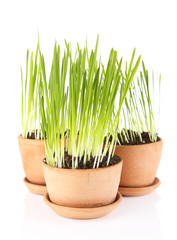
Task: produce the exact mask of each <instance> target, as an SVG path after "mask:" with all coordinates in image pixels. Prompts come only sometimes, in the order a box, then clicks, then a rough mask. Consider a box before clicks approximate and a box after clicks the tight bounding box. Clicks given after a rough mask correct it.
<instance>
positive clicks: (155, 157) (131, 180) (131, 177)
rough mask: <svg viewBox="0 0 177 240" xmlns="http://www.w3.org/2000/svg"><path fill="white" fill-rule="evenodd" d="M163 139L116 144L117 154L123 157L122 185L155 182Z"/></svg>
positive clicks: (130, 185) (139, 184) (142, 184)
mask: <svg viewBox="0 0 177 240" xmlns="http://www.w3.org/2000/svg"><path fill="white" fill-rule="evenodd" d="M162 145H163V143H162V139H161V138H159V141H157V142H154V143H148V144H142V145H131V146H130V145H129V146H128V145H127V146H126V145H122V146H119V145H117V146H116V150H115V155H118V156H120V157H121V158H122V159H123V162H124V164H123V167H122V173H121V180H120V186H121V187H145V186H149V185H151V184H153V182H154V179H155V177H156V172H157V169H158V166H159V163H160V159H161V154H162Z"/></svg>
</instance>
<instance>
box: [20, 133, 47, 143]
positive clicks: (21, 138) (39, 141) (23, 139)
mask: <svg viewBox="0 0 177 240" xmlns="http://www.w3.org/2000/svg"><path fill="white" fill-rule="evenodd" d="M18 140H19V141H23V142H24V143H43V142H44V139H30V138H23V137H22V134H19V135H18Z"/></svg>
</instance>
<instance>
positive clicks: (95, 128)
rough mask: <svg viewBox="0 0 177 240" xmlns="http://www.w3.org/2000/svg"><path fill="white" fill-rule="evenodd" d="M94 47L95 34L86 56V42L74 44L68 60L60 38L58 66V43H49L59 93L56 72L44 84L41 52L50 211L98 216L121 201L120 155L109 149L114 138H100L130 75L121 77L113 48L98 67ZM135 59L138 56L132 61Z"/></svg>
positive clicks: (115, 117)
mask: <svg viewBox="0 0 177 240" xmlns="http://www.w3.org/2000/svg"><path fill="white" fill-rule="evenodd" d="M97 48H98V39H97V42H96V47H95V50H94V51H92V52H91V54H90V56H89V54H88V49H87V46H86V47H85V48H84V49H83V50H81V49H80V48H79V45H78V48H77V52H76V54H75V60H73V59H72V55H71V50H70V45H69V44H67V43H66V49H67V50H66V51H65V53H64V59H65V60H64V62H65V64H64V65H63V67H62V69H60V51H59V49H60V48H59V47H55V59H57V61H56V65H55V73H56V74H58V78H59V86H60V95H57V94H56V93H55V90H56V88H57V86H56V78H57V75H55V74H54V75H53V76H52V78H51V79H50V80H51V86H52V87H51V88H49V89H48V90H47V88H46V73H45V66H44V64H43V63H44V58H43V56H42V55H41V62H42V64H41V66H42V68H41V70H42V75H43V84H44V93H43V94H41V101H40V108H41V112H42V130H43V131H44V130H45V129H46V137H47V141H46V140H45V136H44V141H45V150H46V159H45V160H44V161H42V167H43V170H44V176H45V180H46V185H47V191H48V193H47V194H46V195H45V196H44V200H45V202H46V203H47V204H48V205H49V206H50V207H51V208H52V209H53V210H54V211H56V212H57V213H59V214H61V215H63V216H65V217H70V218H82V219H88V218H95V217H101V216H104V215H105V214H107V213H108V212H110V211H111V210H113V209H114V208H115V207H116V206H118V205H119V204H120V201H121V195H120V194H119V193H118V186H119V180H120V174H121V168H122V160H121V159H120V158H119V157H117V156H115V155H114V149H113V147H112V146H114V145H115V139H112V142H110V143H109V142H108V143H107V144H106V146H105V148H104V150H103V142H104V137H105V134H106V132H107V130H108V129H109V126H110V125H111V124H112V123H113V126H114V129H113V128H112V134H113V133H114V132H115V131H116V129H117V128H118V123H119V121H118V119H119V115H120V109H121V107H122V103H123V101H124V99H125V97H126V93H127V92H128V88H129V86H130V84H131V81H132V80H133V78H132V76H129V77H128V78H127V79H126V80H125V81H122V80H121V78H122V76H121V63H122V59H121V61H120V62H119V63H118V61H117V52H116V51H114V50H113V49H112V50H111V52H110V56H109V60H108V64H107V68H106V69H104V67H103V66H102V65H101V64H100V62H98V61H97V58H96V56H97ZM67 57H69V62H70V67H69V87H68V88H67V90H65V75H66V69H67ZM139 61H140V58H139V59H138V63H137V65H138V64H139ZM136 67H137V66H136ZM57 82H58V81H57ZM59 86H58V87H59ZM120 89H121V94H122V96H121V104H120V105H119V110H118V111H117V113H116V114H114V105H115V98H116V95H117V93H118V92H120V91H118V90H120ZM44 95H45V98H46V108H44V100H43V96H44ZM49 99H50V101H49ZM49 102H50V104H49ZM56 112H57V114H56ZM66 129H67V133H68V134H67V139H66V145H65V144H64V141H65V131H66ZM78 132H79V135H78ZM114 135H115V134H114Z"/></svg>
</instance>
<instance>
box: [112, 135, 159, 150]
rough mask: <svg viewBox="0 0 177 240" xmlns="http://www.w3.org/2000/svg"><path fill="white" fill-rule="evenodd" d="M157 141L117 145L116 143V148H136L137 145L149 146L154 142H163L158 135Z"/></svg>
mask: <svg viewBox="0 0 177 240" xmlns="http://www.w3.org/2000/svg"><path fill="white" fill-rule="evenodd" d="M158 139H159V140H158V141H156V142H152V143H144V144H137V145H119V144H117V145H116V148H117V147H121V148H137V147H139V148H140V147H145V146H151V145H155V144H160V143H163V140H162V138H161V137H158Z"/></svg>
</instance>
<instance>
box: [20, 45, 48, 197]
mask: <svg viewBox="0 0 177 240" xmlns="http://www.w3.org/2000/svg"><path fill="white" fill-rule="evenodd" d="M38 54H39V42H38V44H37V49H36V53H35V60H33V52H32V53H31V55H30V56H29V50H27V55H26V74H25V78H24V77H23V73H22V68H21V85H22V101H21V113H22V134H20V135H19V136H18V142H19V148H20V153H21V158H22V163H23V168H24V171H25V175H26V177H25V178H24V182H25V184H26V186H27V187H28V188H29V190H30V191H31V192H33V193H37V194H43V193H45V192H46V186H45V179H44V175H43V171H42V167H41V160H42V159H43V158H44V157H45V148H44V140H43V135H42V132H41V127H40V124H41V114H40V111H39V107H38V100H39V83H40V68H41V66H40V64H38ZM29 58H30V59H29ZM38 65H39V66H38ZM28 70H29V72H28Z"/></svg>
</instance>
